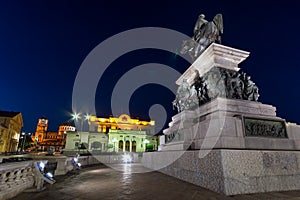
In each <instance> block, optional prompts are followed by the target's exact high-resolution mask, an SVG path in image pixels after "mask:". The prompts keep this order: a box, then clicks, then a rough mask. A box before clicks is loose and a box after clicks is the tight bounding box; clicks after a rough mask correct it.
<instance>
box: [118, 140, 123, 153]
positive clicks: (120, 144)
mask: <svg viewBox="0 0 300 200" xmlns="http://www.w3.org/2000/svg"><path fill="white" fill-rule="evenodd" d="M119 151H123V140H120V141H119Z"/></svg>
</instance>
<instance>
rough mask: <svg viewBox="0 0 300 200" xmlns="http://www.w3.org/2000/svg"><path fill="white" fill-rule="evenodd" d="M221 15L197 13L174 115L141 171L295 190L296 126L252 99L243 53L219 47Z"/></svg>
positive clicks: (237, 190) (223, 186)
mask: <svg viewBox="0 0 300 200" xmlns="http://www.w3.org/2000/svg"><path fill="white" fill-rule="evenodd" d="M222 33H223V18H222V15H221V14H217V15H216V16H215V17H214V19H213V20H212V21H210V22H209V21H207V20H206V19H205V16H204V15H203V14H201V15H199V18H198V20H197V22H196V25H195V28H194V35H193V36H192V38H191V39H190V40H186V41H183V43H182V50H181V53H188V54H189V55H190V56H191V57H192V59H193V60H194V62H193V64H192V65H191V66H190V67H189V68H188V69H187V70H186V71H185V72H184V73H183V74H182V75H181V77H179V78H178V80H177V81H176V84H177V85H178V90H177V94H176V97H175V100H174V101H173V102H172V104H173V106H174V109H177V111H178V114H176V115H175V116H173V117H172V121H171V122H170V123H169V127H168V128H167V129H165V130H164V131H163V133H164V135H163V136H161V145H160V151H158V152H149V153H144V154H143V164H144V166H146V167H147V168H150V169H154V170H159V171H161V172H162V173H165V174H168V175H170V176H174V177H176V178H179V179H181V180H184V181H187V182H190V183H193V184H196V185H199V186H201V187H204V188H207V189H210V190H212V191H215V192H219V193H223V194H226V195H235V194H245V193H258V192H269V191H287V190H299V189H300V181H299V180H300V126H299V125H297V124H293V123H288V122H286V120H285V119H282V118H280V117H278V116H277V115H276V108H275V107H274V106H272V105H267V104H263V103H261V102H259V93H258V91H259V90H258V87H257V85H256V84H255V83H254V82H253V81H252V80H251V77H250V76H249V75H247V74H246V73H244V72H243V71H242V69H240V68H239V64H240V63H241V62H243V61H244V60H245V59H246V58H247V57H248V56H249V52H246V51H243V50H239V49H235V48H231V47H228V46H224V45H222V44H221V34H222Z"/></svg>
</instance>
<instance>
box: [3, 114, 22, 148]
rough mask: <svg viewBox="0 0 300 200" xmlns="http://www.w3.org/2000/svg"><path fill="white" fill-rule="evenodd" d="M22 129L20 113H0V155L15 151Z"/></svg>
mask: <svg viewBox="0 0 300 200" xmlns="http://www.w3.org/2000/svg"><path fill="white" fill-rule="evenodd" d="M22 127H23V118H22V114H21V113H20V112H12V111H0V153H3V152H15V151H17V148H18V142H19V138H20V132H21V129H22Z"/></svg>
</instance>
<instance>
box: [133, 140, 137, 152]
mask: <svg viewBox="0 0 300 200" xmlns="http://www.w3.org/2000/svg"><path fill="white" fill-rule="evenodd" d="M132 152H136V141H132Z"/></svg>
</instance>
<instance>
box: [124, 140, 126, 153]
mask: <svg viewBox="0 0 300 200" xmlns="http://www.w3.org/2000/svg"><path fill="white" fill-rule="evenodd" d="M123 138H124V137H123ZM125 142H126V141H124V139H123V152H125Z"/></svg>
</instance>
